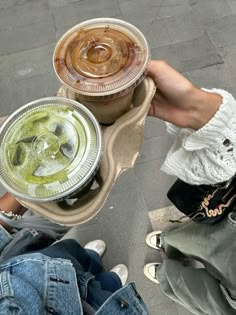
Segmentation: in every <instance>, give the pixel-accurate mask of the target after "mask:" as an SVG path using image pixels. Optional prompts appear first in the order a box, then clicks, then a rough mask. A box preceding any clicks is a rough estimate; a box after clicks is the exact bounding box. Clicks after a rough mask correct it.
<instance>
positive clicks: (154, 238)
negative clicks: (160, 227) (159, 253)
mask: <svg viewBox="0 0 236 315" xmlns="http://www.w3.org/2000/svg"><path fill="white" fill-rule="evenodd" d="M161 233H162V232H161V231H154V232H151V233H149V234H148V235H147V236H146V243H147V245H148V246H150V247H152V248H155V249H158V250H161V249H162V247H161Z"/></svg>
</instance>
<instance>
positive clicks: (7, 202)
mask: <svg viewBox="0 0 236 315" xmlns="http://www.w3.org/2000/svg"><path fill="white" fill-rule="evenodd" d="M0 211H4V212H6V213H10V212H11V213H13V214H16V215H22V214H23V213H24V212H25V211H26V209H24V207H22V205H21V204H20V203H19V202H18V201H17V200H16V199H15V197H13V196H12V195H11V194H9V193H6V194H4V195H3V196H2V197H1V198H0ZM0 224H1V225H2V226H3V227H4V228H5V229H6V230H7V231H11V228H10V226H9V225H8V224H6V223H5V222H4V219H1V218H0Z"/></svg>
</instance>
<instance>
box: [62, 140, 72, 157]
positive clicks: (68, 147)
mask: <svg viewBox="0 0 236 315" xmlns="http://www.w3.org/2000/svg"><path fill="white" fill-rule="evenodd" d="M60 151H61V153H62V154H63V155H64V156H66V157H68V158H69V159H71V158H73V156H74V143H73V141H72V140H70V141H69V142H67V143H64V144H62V145H61V146H60Z"/></svg>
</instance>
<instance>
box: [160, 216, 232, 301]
mask: <svg viewBox="0 0 236 315" xmlns="http://www.w3.org/2000/svg"><path fill="white" fill-rule="evenodd" d="M235 237H236V219H233V218H232V216H231V214H230V215H229V216H228V217H227V218H226V219H224V220H222V221H221V222H219V223H217V224H214V225H210V224H197V223H194V222H189V223H187V224H186V223H185V224H180V225H173V226H171V227H170V228H168V229H166V230H165V231H164V232H163V233H162V235H161V244H162V246H163V247H164V250H165V253H166V255H167V256H168V257H169V258H174V259H176V258H177V257H176V251H178V252H181V253H183V254H185V255H187V256H189V257H192V258H194V259H196V260H198V261H200V262H202V263H203V264H204V266H205V268H206V270H207V272H208V273H209V274H210V275H212V276H213V277H214V278H215V279H217V280H219V281H220V282H221V283H222V285H223V286H224V287H225V288H226V289H227V290H228V291H229V292H230V294H231V296H232V297H233V298H234V299H236V265H235V261H236V242H234V241H233V240H234V239H235ZM177 259H179V257H178V258H177Z"/></svg>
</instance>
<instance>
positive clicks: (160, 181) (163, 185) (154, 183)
mask: <svg viewBox="0 0 236 315" xmlns="http://www.w3.org/2000/svg"><path fill="white" fill-rule="evenodd" d="M163 162H164V159H158V160H153V161H149V162H145V163H142V164H136V165H135V167H134V171H135V173H136V175H137V177H138V180H139V183H140V185H141V189H142V193H143V196H144V199H145V201H146V204H147V208H148V210H149V211H150V210H153V209H158V208H164V207H167V206H169V205H170V204H171V203H170V201H169V200H168V199H167V197H166V194H167V191H168V190H169V188H170V187H171V185H172V184H173V182H174V181H175V178H174V177H172V176H168V175H166V174H164V173H163V172H161V171H160V168H161V166H162V164H163Z"/></svg>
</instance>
